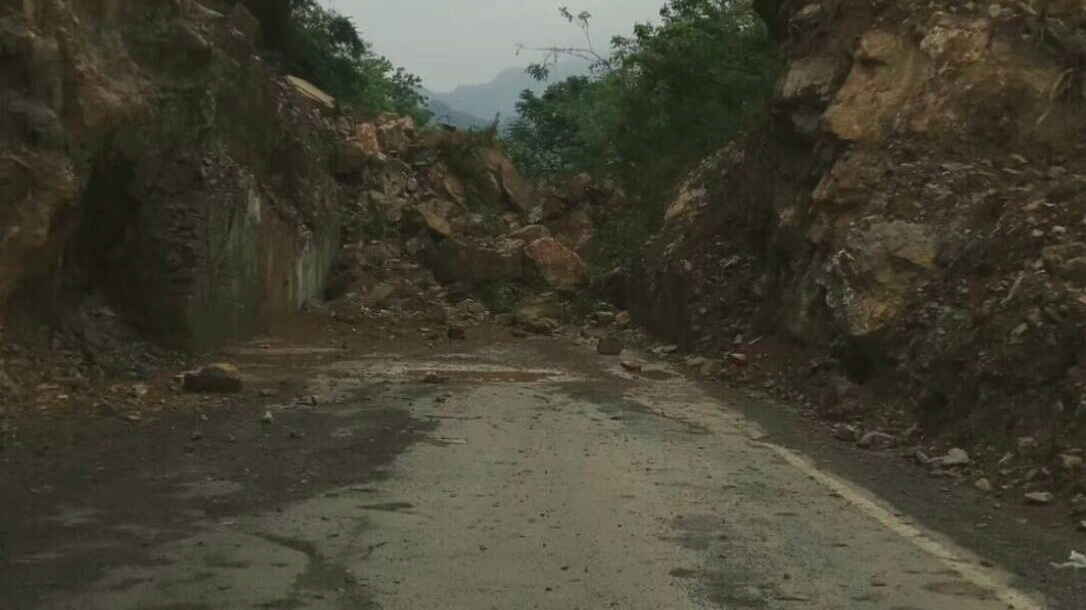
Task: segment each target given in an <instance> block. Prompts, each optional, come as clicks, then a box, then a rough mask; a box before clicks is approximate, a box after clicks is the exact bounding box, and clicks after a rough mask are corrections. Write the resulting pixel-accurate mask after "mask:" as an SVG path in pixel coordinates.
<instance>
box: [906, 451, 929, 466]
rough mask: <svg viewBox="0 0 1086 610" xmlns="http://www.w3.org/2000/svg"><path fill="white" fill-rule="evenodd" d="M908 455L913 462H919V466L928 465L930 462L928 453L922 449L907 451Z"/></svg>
mask: <svg viewBox="0 0 1086 610" xmlns="http://www.w3.org/2000/svg"><path fill="white" fill-rule="evenodd" d="M909 457H911V458H912V459H913V461H914V462H916V463H917V464H920V465H921V466H928V465H930V464H931V461H932V460H931V458H930V457H929V456H928V454H927V453H926V452H925V451H924V450H923V449H914V450H912V451H911V452H910V453H909Z"/></svg>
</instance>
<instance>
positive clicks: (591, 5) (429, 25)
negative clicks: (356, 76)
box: [327, 0, 664, 91]
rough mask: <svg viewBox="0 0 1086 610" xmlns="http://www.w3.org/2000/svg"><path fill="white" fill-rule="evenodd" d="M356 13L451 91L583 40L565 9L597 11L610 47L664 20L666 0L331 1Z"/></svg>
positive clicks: (378, 38) (368, 34)
mask: <svg viewBox="0 0 1086 610" xmlns="http://www.w3.org/2000/svg"><path fill="white" fill-rule="evenodd" d="M327 1H328V3H329V4H330V5H331V6H332V7H333V8H335V9H337V10H339V11H340V12H342V13H344V14H346V15H350V16H351V17H353V18H354V21H355V25H357V26H358V29H359V30H361V31H362V36H363V37H364V38H365V39H366V40H368V41H369V42H371V43H372V44H373V46H374V50H376V51H377V52H378V53H380V54H382V55H385V56H386V57H388V58H389V59H390V60H392V62H393V63H395V64H396V65H398V66H403V67H405V68H407V69H408V70H409V71H411V72H414V73H415V74H418V75H419V76H421V77H422V79H423V85H425V86H426V87H429V88H430V89H432V90H435V91H446V90H449V89H452V88H453V87H455V86H456V85H461V84H473V83H479V82H486V81H489V80H490V79H491V77H493V76H494V75H495V74H497V73H498V72H499V71H501V70H502V69H504V68H508V67H510V66H521V65H527V64H528V63H529V62H531V61H535V60H537V59H538V58H539V56H538V54H533V53H531V52H530V51H525V52H523V53H522V54H521V56H520V57H517V56H515V53H516V45H517V43H524V44H526V45H529V46H570V45H583V44H584V37H583V35H582V34H581V32H580V30H579V29H578V28H577V27H576V26H574V25H570V24H569V23H566V21H565V20H564V19H562V17H561V16H560V15H559V14H558V7H560V6H563V5H565V6H569V8H570V10H571V11H573V12H574V13H576V12H578V11H581V10H586V11H588V12H590V13H592V28H591V31H592V38H593V42H594V44H595V46H596V47H597V49H598V50H605V49H606V48H607V45H608V42H609V41H610V39H611V36H613V35H615V34H622V35H629V34H630V33H631V32H632V31H633V26H634V24H635V23H638V22H644V21H656V20H657V17H658V11H659V10H660V7H661V6H663V4H664V0H580V1H579V2H578V0H327Z"/></svg>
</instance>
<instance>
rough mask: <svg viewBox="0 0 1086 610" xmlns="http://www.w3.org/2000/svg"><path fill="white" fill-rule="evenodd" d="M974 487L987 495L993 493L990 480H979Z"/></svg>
mask: <svg viewBox="0 0 1086 610" xmlns="http://www.w3.org/2000/svg"><path fill="white" fill-rule="evenodd" d="M973 487H976V488H977V489H979V490H980V491H982V492H984V493H986V494H990V493H992V482H991V481H989V480H988V479H977V480H976V482H974V483H973Z"/></svg>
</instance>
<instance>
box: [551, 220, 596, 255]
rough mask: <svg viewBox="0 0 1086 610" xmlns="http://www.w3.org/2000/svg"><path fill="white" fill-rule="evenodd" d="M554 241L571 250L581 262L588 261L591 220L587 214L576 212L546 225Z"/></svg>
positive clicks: (590, 246)
mask: <svg viewBox="0 0 1086 610" xmlns="http://www.w3.org/2000/svg"><path fill="white" fill-rule="evenodd" d="M547 228H549V229H550V231H551V233H552V234H553V235H554V237H555V239H557V240H558V241H560V242H562V245H564V246H565V247H567V248H569V249H570V250H573V251H574V252H576V253H577V256H579V257H581V259H582V260H588V259H589V257H590V256H591V254H592V219H591V218H589V216H588V212H586V211H584V210H576V211H574V212H571V213H569V214H566V215H565V216H562V217H561V218H558V219H556V220H554V221H551V222H549V223H547Z"/></svg>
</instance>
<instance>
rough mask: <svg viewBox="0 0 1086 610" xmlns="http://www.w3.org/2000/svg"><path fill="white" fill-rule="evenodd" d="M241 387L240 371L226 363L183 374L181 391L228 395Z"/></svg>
mask: <svg viewBox="0 0 1086 610" xmlns="http://www.w3.org/2000/svg"><path fill="white" fill-rule="evenodd" d="M241 387H242V378H241V371H239V370H238V369H237V367H236V366H234V365H232V364H226V363H217V364H210V365H208V366H205V367H203V368H201V369H200V370H197V371H189V372H187V373H185V374H184V377H183V381H182V385H181V389H182V390H184V391H186V392H199V393H228V392H239V391H241Z"/></svg>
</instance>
